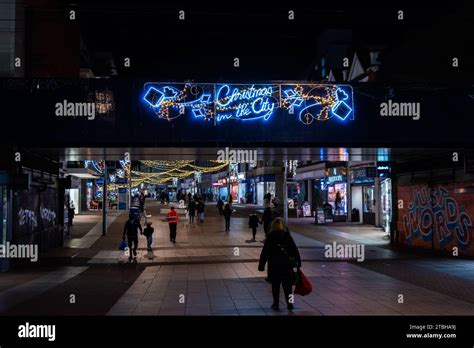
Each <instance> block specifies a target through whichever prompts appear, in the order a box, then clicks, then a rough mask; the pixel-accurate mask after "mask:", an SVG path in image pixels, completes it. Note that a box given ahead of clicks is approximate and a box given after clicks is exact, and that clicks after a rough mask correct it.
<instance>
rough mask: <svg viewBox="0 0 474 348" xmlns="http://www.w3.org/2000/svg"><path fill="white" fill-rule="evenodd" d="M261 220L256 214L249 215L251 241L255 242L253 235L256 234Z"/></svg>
mask: <svg viewBox="0 0 474 348" xmlns="http://www.w3.org/2000/svg"><path fill="white" fill-rule="evenodd" d="M261 223H262V221H260V220H259V218H258V216H257V214H255V213H253V214H250V216H249V228H251V229H252V236H253V239H252V240H253V241H254V242H255V236H256V235H257V227H258V224H261Z"/></svg>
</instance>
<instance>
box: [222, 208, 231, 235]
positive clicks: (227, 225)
mask: <svg viewBox="0 0 474 348" xmlns="http://www.w3.org/2000/svg"><path fill="white" fill-rule="evenodd" d="M231 215H232V209H231V208H230V205H229V204H226V205H225V207H224V218H225V231H226V232H229V231H230V217H231Z"/></svg>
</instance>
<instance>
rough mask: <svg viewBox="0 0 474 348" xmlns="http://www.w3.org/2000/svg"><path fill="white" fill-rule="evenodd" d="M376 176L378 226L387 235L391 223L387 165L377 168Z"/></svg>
mask: <svg viewBox="0 0 474 348" xmlns="http://www.w3.org/2000/svg"><path fill="white" fill-rule="evenodd" d="M377 175H378V177H379V180H380V198H379V202H380V226H381V227H382V228H383V229H384V231H385V232H387V233H388V234H389V233H390V225H391V223H392V179H391V166H390V165H388V164H387V165H385V164H382V165H379V166H377Z"/></svg>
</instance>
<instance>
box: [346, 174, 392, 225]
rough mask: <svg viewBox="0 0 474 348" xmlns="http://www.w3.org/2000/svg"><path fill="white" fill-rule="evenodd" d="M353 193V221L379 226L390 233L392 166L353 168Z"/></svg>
mask: <svg viewBox="0 0 474 348" xmlns="http://www.w3.org/2000/svg"><path fill="white" fill-rule="evenodd" d="M351 193H352V194H351V197H352V208H353V211H354V210H356V213H355V215H354V214H353V216H352V221H353V222H358V221H360V222H363V223H364V224H369V225H374V226H375V225H377V226H380V227H382V228H383V229H384V231H385V232H387V233H389V232H390V223H391V220H392V207H391V204H392V181H391V179H390V166H389V165H383V166H377V167H375V166H370V167H361V168H353V169H352V170H351ZM377 214H378V216H379V219H378V220H377V217H376V215H377ZM377 221H378V224H377Z"/></svg>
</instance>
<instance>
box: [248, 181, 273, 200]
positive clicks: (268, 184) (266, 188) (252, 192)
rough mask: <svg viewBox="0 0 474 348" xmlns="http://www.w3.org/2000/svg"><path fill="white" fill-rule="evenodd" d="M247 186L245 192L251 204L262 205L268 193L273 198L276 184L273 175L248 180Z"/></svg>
mask: <svg viewBox="0 0 474 348" xmlns="http://www.w3.org/2000/svg"><path fill="white" fill-rule="evenodd" d="M248 181H249V185H248V186H247V190H248V192H249V197H250V200H251V202H253V203H256V204H257V205H262V206H263V205H264V202H265V195H266V194H267V193H270V194H271V195H272V197H275V192H276V182H275V175H259V176H255V177H249V178H248Z"/></svg>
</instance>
